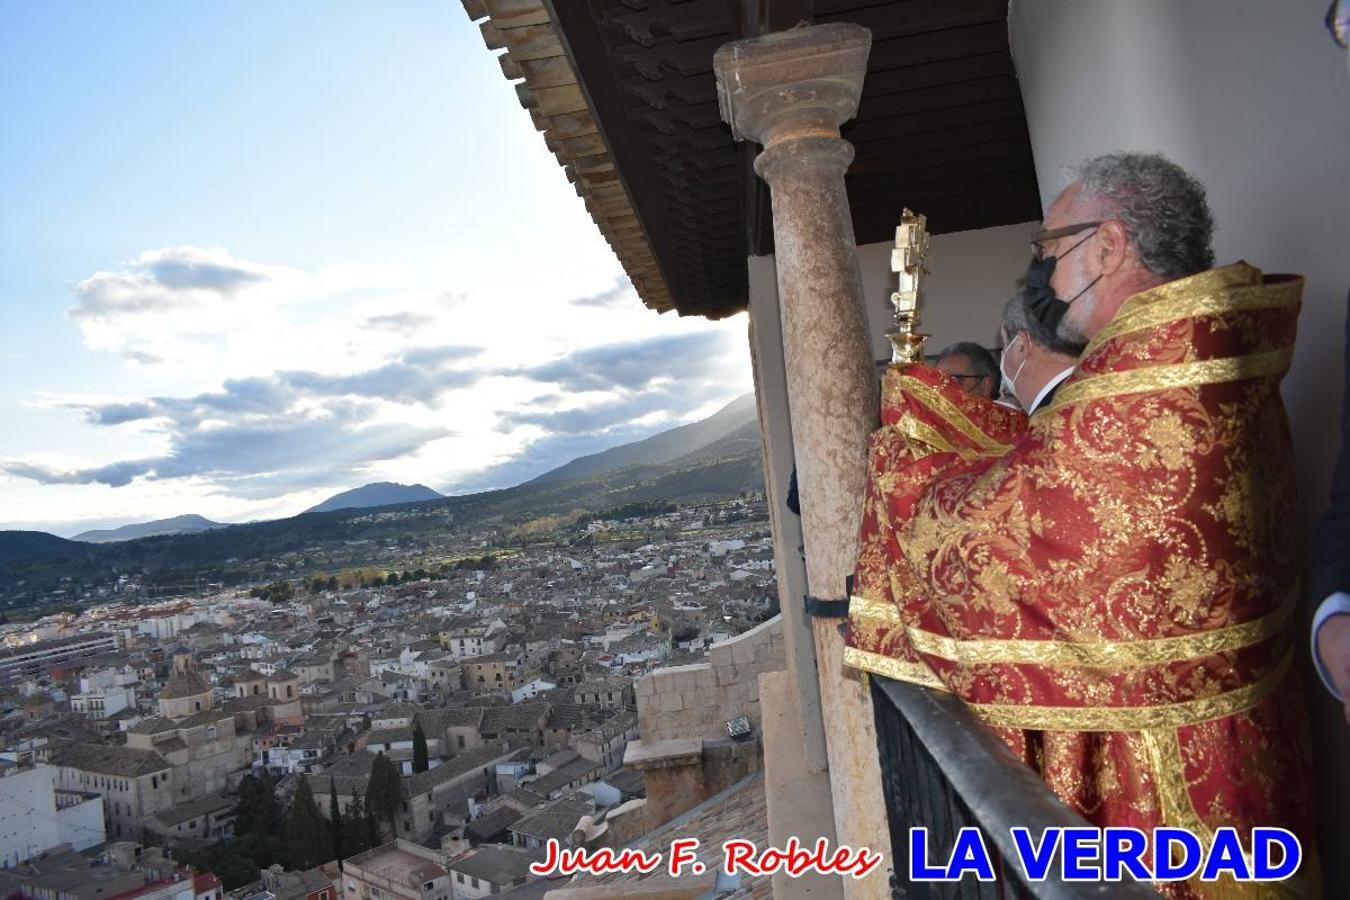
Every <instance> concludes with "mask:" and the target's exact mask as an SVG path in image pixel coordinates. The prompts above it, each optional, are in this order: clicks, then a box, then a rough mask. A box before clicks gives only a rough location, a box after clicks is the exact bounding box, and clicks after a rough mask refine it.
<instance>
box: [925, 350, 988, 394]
mask: <svg viewBox="0 0 1350 900" xmlns="http://www.w3.org/2000/svg"><path fill="white" fill-rule="evenodd" d="M934 368H936V369H938V370H939V371H942V372H946V373H947V374H948V375H950V376H952V377H953V378H955V379H956V381H957V383H958V384H959V385H960V386H961V390H963V391H965V392H966V393H967V394H970V395H972V396H974V397H983V398H984V399H986V400H993V399H994V398H995V397H997V396H998V366H997V364H996V363H995V362H994V355H993V354H992V353H990V352H989V351H988V350H986V349H984V348H983V347H981V346H980V345H979V344H976V343H973V342H971V341H961V342H960V343H958V344H952V345H951V346H950V347H947V348H945V349H944V350H943V351H942V352H941V353H939V354H938V358H937V363H936V365H935V366H934Z"/></svg>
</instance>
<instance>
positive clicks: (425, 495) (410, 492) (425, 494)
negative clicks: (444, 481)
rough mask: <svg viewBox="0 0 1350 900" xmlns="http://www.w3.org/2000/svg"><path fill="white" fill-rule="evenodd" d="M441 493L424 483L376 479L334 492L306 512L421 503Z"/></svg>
mask: <svg viewBox="0 0 1350 900" xmlns="http://www.w3.org/2000/svg"><path fill="white" fill-rule="evenodd" d="M442 496H443V495H442V494H440V493H439V492H437V491H433V490H432V489H431V488H429V487H427V486H426V485H424V484H394V483H393V482H392V481H376V482H372V483H371V484H363V485H361V486H360V487H359V488H352V489H351V490H350V491H343V492H342V493H340V494H334V495H333V496H331V497H329V498H328V499H327V500H325V501H323V502H322V503H320V504H318V505H317V506H311V507H310V508H309V509H307V510H305V512H307V513H315V512H332V511H333V510H337V509H369V508H371V507H376V506H397V505H398V504H400V503H421V502H422V501H424V500H440V499H441V497H442Z"/></svg>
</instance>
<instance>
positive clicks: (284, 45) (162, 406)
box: [0, 0, 750, 533]
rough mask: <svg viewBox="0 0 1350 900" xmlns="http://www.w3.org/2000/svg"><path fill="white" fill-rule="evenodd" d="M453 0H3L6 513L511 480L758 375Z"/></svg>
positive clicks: (60, 521) (630, 433)
mask: <svg viewBox="0 0 1350 900" xmlns="http://www.w3.org/2000/svg"><path fill="white" fill-rule="evenodd" d="M744 331H745V322H744V318H743V317H736V318H735V319H732V320H730V321H727V322H722V323H707V322H704V321H702V320H688V319H677V318H676V317H674V316H673V315H666V316H658V315H657V314H655V313H653V312H650V311H648V310H646V309H645V308H643V307H642V305H641V303H640V302H639V301H638V300H637V298H636V296H635V295H634V294H633V292H632V290H631V288H629V287H628V285H627V283H626V281H625V280H624V279H623V278H622V270H621V268H620V267H619V265H618V263H617V261H616V260H615V259H614V257H613V255H612V253H611V252H610V250H609V248H608V247H607V245H606V244H605V243H604V241H603V240H602V239H601V238H600V236H599V234H598V232H597V231H596V229H595V227H594V225H593V224H592V223H591V221H590V219H589V217H588V216H587V215H586V213H585V210H584V208H583V207H582V204H581V202H580V200H579V199H578V198H577V197H576V195H575V193H574V192H573V190H572V188H571V186H570V185H569V184H568V182H567V180H566V178H565V177H564V176H563V173H562V171H561V170H560V169H559V168H558V166H557V164H556V162H555V160H554V158H553V156H552V154H550V153H549V152H548V151H547V150H546V148H545V147H544V144H543V141H542V139H541V137H540V136H539V135H538V134H537V133H536V132H535V131H534V129H533V127H532V125H531V123H530V119H529V116H528V115H527V114H526V113H525V112H524V110H522V109H521V108H520V107H519V105H518V103H517V101H516V97H515V92H514V90H513V88H512V85H511V84H510V83H509V82H508V81H506V80H505V79H504V78H503V77H502V76H501V72H500V69H499V68H498V64H497V61H496V59H495V58H494V55H493V53H491V52H489V51H488V50H487V49H486V48H485V47H484V46H483V44H482V41H481V39H480V37H479V34H478V29H477V27H476V26H475V25H474V24H473V23H471V22H469V21H468V19H467V18H466V17H465V16H464V13H463V10H462V8H461V6H460V4H459V3H457V2H453V0H437V2H428V0H405V2H399V3H378V4H376V3H355V2H352V3H338V2H331V0H326V2H300V0H287V2H285V3H274V2H239V3H228V4H208V3H168V2H158V3H151V2H142V3H119V4H111V3H102V2H85V3H76V2H62V3H17V2H16V3H6V4H0V415H3V416H4V421H5V422H6V427H5V428H4V429H3V430H0V528H18V527H25V528H44V529H49V530H54V531H57V532H58V533H71V532H73V531H77V530H80V529H82V528H85V527H93V526H97V525H103V524H107V523H110V522H126V521H139V520H143V519H148V518H156V517H160V516H167V515H175V514H179V513H185V512H196V513H200V514H202V515H207V516H211V517H215V518H219V519H223V520H229V521H239V520H245V519H250V518H262V517H273V516H278V515H287V514H291V513H294V512H297V511H299V510H301V509H304V508H305V507H307V506H309V505H311V504H312V503H313V502H316V501H317V500H319V499H321V498H322V497H324V496H327V495H328V494H330V493H332V492H334V491H335V490H340V489H343V488H346V487H350V486H353V485H355V484H359V483H362V482H364V481H371V480H385V479H387V480H398V481H404V482H411V481H420V482H423V483H426V484H429V485H431V486H432V487H435V488H438V489H442V490H471V489H478V488H485V487H492V486H500V485H502V484H506V483H513V482H514V481H516V480H519V479H520V478H523V477H528V476H530V475H532V474H537V473H538V472H540V471H543V470H544V469H546V468H548V467H550V466H552V465H556V464H558V463H561V462H565V461H566V460H567V459H569V458H571V457H572V456H574V455H576V454H578V453H584V452H593V451H594V450H596V449H600V448H602V447H605V446H610V445H613V444H616V443H622V442H623V441H625V440H629V439H633V438H636V437H640V436H644V435H646V434H649V433H652V432H654V431H656V430H660V429H661V428H664V427H669V426H670V425H673V424H677V423H678V422H681V421H687V420H689V419H691V418H694V417H698V416H701V415H704V414H707V413H708V412H711V411H712V410H713V409H715V408H717V407H718V406H719V405H721V404H722V403H725V402H728V401H730V400H731V399H733V398H734V397H735V396H737V395H738V394H740V393H743V392H745V391H746V390H749V388H750V376H749V360H748V353H747V351H746V349H745V339H744Z"/></svg>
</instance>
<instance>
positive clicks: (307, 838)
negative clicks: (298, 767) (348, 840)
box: [286, 775, 333, 869]
mask: <svg viewBox="0 0 1350 900" xmlns="http://www.w3.org/2000/svg"><path fill="white" fill-rule="evenodd" d="M286 825H287V828H286V831H287V844H288V846H289V849H290V859H291V866H292V867H294V868H297V869H312V868H314V867H315V866H317V865H318V864H319V863H323V862H327V861H328V860H330V859H332V858H333V857H332V854H330V853H329V850H330V849H331V848H332V842H331V841H330V840H329V835H328V824H327V823H326V822H324V820H323V815H322V813H320V812H319V805H318V804H317V803H315V802H314V791H313V789H312V788H310V786H309V778H308V777H306V776H304V775H301V776H300V785H299V786H298V787H297V788H296V789H295V797H294V798H292V800H291V809H290V815H289V816H288V817H287V822H286Z"/></svg>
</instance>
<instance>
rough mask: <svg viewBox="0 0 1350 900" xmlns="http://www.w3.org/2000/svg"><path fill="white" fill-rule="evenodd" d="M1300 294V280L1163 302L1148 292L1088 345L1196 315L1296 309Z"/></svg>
mask: <svg viewBox="0 0 1350 900" xmlns="http://www.w3.org/2000/svg"><path fill="white" fill-rule="evenodd" d="M1302 291H1303V283H1302V281H1301V280H1300V281H1298V282H1292V281H1291V282H1286V283H1284V284H1279V285H1271V286H1267V285H1261V284H1259V283H1257V284H1250V285H1247V286H1244V287H1238V288H1235V289H1234V290H1232V291H1231V292H1229V293H1226V294H1211V293H1206V292H1196V291H1195V290H1194V288H1190V289H1188V290H1187V292H1186V294H1185V295H1184V296H1178V297H1174V298H1172V299H1170V300H1168V301H1166V302H1161V301H1160V300H1159V299H1158V298H1156V297H1153V296H1152V293H1153V292H1152V291H1145V292H1144V293H1142V294H1137V295H1135V296H1136V297H1138V298H1139V300H1138V302H1135V299H1134V298H1130V300H1127V301H1126V303H1125V305H1124V306H1123V307H1122V308H1121V310H1120V311H1119V312H1117V313H1116V315H1115V318H1113V319H1112V320H1111V321H1110V322H1108V323H1107V324H1106V327H1105V328H1103V329H1102V330H1101V331H1099V332H1097V333H1096V334H1095V335H1093V337H1092V343H1093V345H1094V346H1101V345H1102V344H1104V343H1106V342H1107V341H1109V340H1111V339H1112V338H1117V337H1120V336H1121V335H1123V334H1129V333H1130V332H1132V331H1143V330H1144V329H1146V328H1158V327H1160V326H1163V325H1170V324H1172V323H1173V322H1180V321H1181V320H1183V319H1190V318H1196V317H1199V316H1228V315H1232V314H1234V313H1239V312H1251V311H1252V310H1258V309H1279V308H1282V307H1286V306H1297V305H1298V303H1299V295H1300V294H1301V293H1302Z"/></svg>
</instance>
